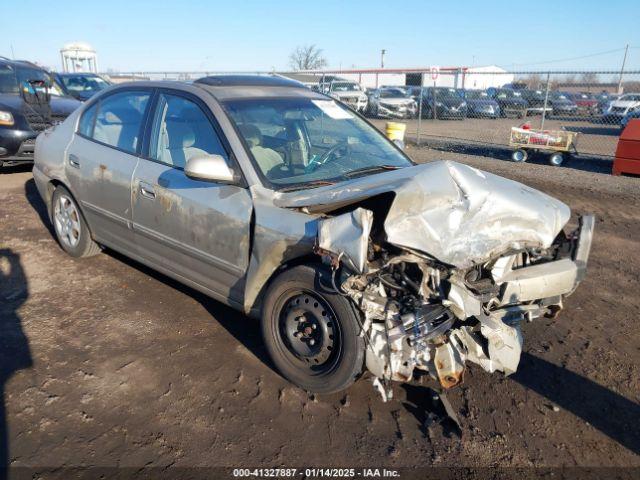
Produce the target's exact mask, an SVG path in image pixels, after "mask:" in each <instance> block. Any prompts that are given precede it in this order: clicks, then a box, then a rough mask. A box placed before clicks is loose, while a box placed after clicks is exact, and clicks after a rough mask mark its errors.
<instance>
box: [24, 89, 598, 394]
mask: <svg viewBox="0 0 640 480" xmlns="http://www.w3.org/2000/svg"><path fill="white" fill-rule="evenodd" d="M133 91H137V92H145V95H147V101H146V103H144V105H142V104H141V103H140V102H138V101H136V102H133V104H134V105H135V106H136V108H138V113H139V117H136V115H133V117H135V118H134V120H135V121H136V122H138V123H137V124H136V125H139V128H138V130H137V132H136V134H135V135H133V137H134V138H133V139H129V141H130V144H129V145H128V146H122V147H118V146H116V147H114V146H113V145H109V144H108V141H109V140H108V136H107V137H105V138H106V139H107V141H105V142H103V141H96V139H95V138H94V135H93V134H94V133H95V132H94V131H95V128H94V130H89V131H88V130H86V128H85V126H86V122H85V123H83V122H84V115H85V112H91V108H92V107H94V106H95V109H96V110H98V112H99V113H98V114H97V115H96V119H97V118H100V115H101V113H100V108H101V105H106V104H107V102H108V100H109V98H110V97H111V98H113V96H115V95H119V94H120V95H122V94H125V95H124V96H125V97H126V94H127V92H133ZM162 95H175V96H177V97H181V98H182V99H183V100H184V99H187V100H188V101H189V102H191V107H193V106H194V105H195V106H196V107H197V108H196V109H193V110H190V112H191V113H187V110H179V111H178V113H177V114H175V115H173V116H171V115H170V114H169V113H167V112H168V111H169V110H167V109H165V107H164V106H162V105H165V106H166V105H167V104H168V103H166V102H165V103H164V104H163V103H162ZM129 107H131V104H129V106H128V107H127V108H129ZM167 108H168V107H167ZM198 109H199V110H198ZM194 111H200V112H201V113H203V114H204V115H205V116H206V118H207V119H208V120H207V122H210V125H209V127H210V128H211V130H210V131H211V132H214V133H210V134H208V135H207V138H209V139H211V137H215V138H216V139H218V141H219V144H217V145H218V146H217V147H216V149H217V150H216V149H214V150H215V151H211V148H208V147H206V146H205V144H204V143H203V142H202V138H199V136H198V133H197V132H196V133H194V132H193V130H194V128H195V130H197V129H198V128H200V127H198V126H195V127H194V125H195V124H194V123H193V122H195V120H193V117H192V116H191V115H193V112H194ZM116 113H117V112H116ZM87 115H89V113H87ZM118 115H119V114H118ZM103 116H104V118H105V120H104V122H106V124H108V125H112V124H116V125H117V128H118V129H120V128H121V127H122V128H124V127H125V126H126V125H125V123H126V122H124V123H123V122H122V121H121V118H120V119H119V120H118V121H115V120H114V119H113V118H111V117H109V115H107V114H106V113H105V114H104V115H103ZM116 116H117V115H116ZM129 117H131V115H130V116H129ZM133 117H131V118H133ZM96 119H94V120H93V122H94V124H95V123H96V122H97V120H96ZM158 119H160V120H158ZM275 119H279V120H275ZM199 121H200V122H201V123H200V124H198V125H200V126H202V121H203V120H202V118H200V120H199ZM118 122H120V123H118ZM163 122H164V123H163ZM172 122H174V123H172ZM189 122H191V123H189ZM185 123H186V124H187V125H185ZM205 123H206V122H205ZM83 125H85V126H83ZM154 125H156V126H157V125H160V127H158V128H156V127H155V126H154ZM209 127H208V128H209ZM108 128H111V127H110V126H109V127H108ZM318 128H321V130H320V131H319V132H318V130H317V129H318ZM83 129H84V130H83ZM117 131H120V130H117ZM178 131H179V132H183V133H181V136H180V145H179V146H178V147H173V146H172V142H173V143H174V140H175V135H174V133H172V132H178ZM83 132H84V133H83ZM184 132H187V133H184ZM172 135H174V138H173V140H172ZM358 135H361V136H360V137H358ZM167 138H168V140H167ZM165 140H166V142H165ZM154 142H156V144H157V143H158V142H160V144H162V145H164V144H163V143H162V142H165V143H166V145H165V147H166V152H165V151H164V150H163V151H162V152H163V153H162V155H160V154H154V152H156V153H157V152H159V151H160V150H158V149H159V148H160V147H158V146H157V145H156V146H154V145H155V144H154ZM165 147H163V148H165ZM176 148H177V152H178V153H179V154H180V155H182V157H184V158H182V160H181V161H176V158H178V157H176V155H177V154H176V152H175V149H176ZM154 149H155V150H154ZM189 152H191V153H193V152H195V154H196V156H200V157H202V156H203V155H204V156H207V155H211V154H214V153H215V154H216V155H217V154H220V155H221V156H222V157H224V159H225V161H226V162H227V164H228V165H229V167H230V168H231V169H232V171H235V172H237V173H238V175H236V177H234V178H235V180H234V181H231V182H228V181H212V180H203V179H199V178H193V177H192V176H189V175H188V174H187V173H188V172H187V170H188V165H189V159H188V158H186V157H187V156H188V155H187V154H190V153H189ZM165 154H166V155H169V157H166V158H170V160H166V158H165V156H164V155H165ZM200 157H198V158H200ZM372 158H375V159H377V160H376V161H373V160H371V159H372ZM180 162H183V163H180ZM184 162H186V163H184ZM265 165H267V166H265ZM323 172H325V173H323ZM34 178H35V180H36V184H37V186H38V190H39V192H40V194H41V195H42V197H43V199H44V200H45V202H46V203H47V207H48V209H49V211H50V212H51V208H52V205H51V201H52V193H53V191H54V190H55V188H56V186H57V185H64V186H66V187H67V188H68V189H69V191H70V192H71V194H72V195H73V196H74V197H75V198H76V200H77V202H78V203H79V205H80V207H81V210H82V211H83V213H84V215H85V217H86V220H87V223H88V225H89V227H90V230H91V234H92V237H93V238H94V240H95V241H97V242H98V243H101V244H103V245H106V246H109V247H111V248H114V249H116V250H119V251H122V252H123V253H125V254H127V255H129V256H131V257H132V258H134V259H136V260H138V261H141V262H142V263H145V264H147V265H149V266H151V267H153V268H155V269H157V270H159V271H161V272H163V273H166V274H167V275H170V276H172V277H174V278H176V279H178V280H179V281H181V282H183V283H185V284H187V285H190V286H192V287H194V288H196V289H198V290H200V291H202V292H204V293H206V294H207V295H210V296H212V297H213V298H216V299H218V300H220V301H222V302H224V303H227V304H229V305H231V306H233V307H235V308H238V309H241V310H243V311H244V312H245V313H247V314H251V315H256V316H257V315H260V314H264V312H262V311H261V309H262V306H263V305H264V304H265V299H264V296H265V295H266V293H265V292H266V291H267V290H268V287H269V285H271V284H273V283H274V282H275V281H277V279H278V277H279V275H281V274H282V272H286V271H288V270H289V269H291V268H293V267H294V266H295V265H300V264H305V265H310V266H312V268H314V269H316V271H320V270H322V271H323V272H329V276H330V278H331V279H332V288H333V289H334V290H335V292H337V293H339V294H340V295H341V296H343V297H345V298H347V299H348V301H349V302H350V304H351V305H352V308H353V310H354V312H356V313H357V317H358V324H359V335H360V336H361V337H364V338H366V340H367V341H366V342H365V343H364V344H366V345H367V347H366V356H365V357H364V358H365V365H366V368H367V369H368V370H369V371H370V372H371V373H372V374H373V377H374V384H375V386H376V388H378V389H379V390H380V392H381V393H382V394H383V397H384V398H388V397H389V396H390V395H391V393H392V390H391V387H390V381H392V380H394V381H396V380H397V381H408V380H410V379H411V378H412V375H413V373H414V370H415V369H422V370H425V371H427V372H429V374H431V376H432V377H433V378H434V379H436V380H437V381H439V382H440V384H441V385H442V386H443V387H445V388H450V387H453V386H455V385H458V384H459V383H460V382H461V381H462V377H463V373H464V369H465V363H466V362H467V361H470V362H474V363H477V364H479V365H480V366H482V368H484V369H486V370H487V371H490V372H493V371H502V372H504V373H505V374H510V373H513V372H514V371H515V370H516V369H517V366H518V362H519V358H520V352H521V350H522V344H523V334H522V329H521V324H522V322H523V321H530V320H533V319H535V318H537V317H540V316H543V315H545V316H550V317H553V316H555V315H556V314H557V313H558V312H559V311H560V310H561V308H562V301H563V298H564V297H566V296H567V295H569V294H571V293H572V292H573V290H574V289H575V288H576V287H577V285H578V283H579V282H580V281H581V280H582V279H583V278H584V274H585V269H586V264H587V260H588V256H589V250H590V245H591V238H592V235H593V223H594V222H593V217H591V216H589V215H585V216H583V217H581V218H580V220H579V227H578V229H576V230H575V231H573V232H565V231H564V230H563V229H564V228H565V227H566V224H567V222H568V221H569V218H570V211H569V208H568V207H567V206H566V205H564V204H563V203H562V202H560V201H558V200H555V199H553V198H551V197H549V196H547V195H545V194H543V193H541V192H538V191H536V190H533V189H531V188H529V187H527V186H525V185H522V184H519V183H517V182H513V181H510V180H506V179H503V178H501V177H498V176H495V175H492V174H489V173H486V172H482V171H480V170H477V169H474V168H471V167H468V166H466V165H462V164H458V163H456V162H433V163H430V164H426V165H414V164H412V163H411V162H410V160H409V159H408V158H407V157H406V156H404V154H403V153H402V152H401V151H399V150H398V149H397V147H396V146H395V145H393V144H391V143H389V142H388V141H387V140H386V139H385V138H383V137H382V135H381V134H379V133H377V132H376V131H375V130H374V129H373V127H370V126H368V125H367V124H366V122H365V121H364V120H363V119H361V118H360V117H359V116H358V115H357V114H356V113H355V112H352V111H351V110H349V109H347V108H345V107H342V106H340V105H339V104H338V103H335V102H334V101H333V100H331V99H330V98H329V97H327V96H326V95H323V94H320V93H316V92H312V91H310V90H308V89H305V88H302V87H301V86H299V85H297V84H295V82H291V81H288V80H283V79H278V78H273V77H242V76H241V77H233V76H228V77H209V78H207V79H205V80H203V81H201V82H196V83H194V84H184V83H171V82H138V83H136V84H130V85H119V86H114V87H110V88H108V89H106V90H105V91H103V92H101V93H99V94H98V95H97V96H96V97H94V98H92V99H91V100H90V101H89V102H87V104H85V105H84V106H83V107H82V108H81V109H80V110H79V111H78V112H76V113H74V114H73V115H71V116H70V117H69V118H68V119H67V120H66V121H65V122H64V123H63V124H62V125H60V126H58V127H57V128H56V129H54V130H50V131H47V132H45V134H43V135H41V136H40V137H39V138H38V141H37V143H36V162H35V166H34ZM323 313H324V312H323ZM298 320H299V319H298ZM361 367H362V366H360V368H361Z"/></svg>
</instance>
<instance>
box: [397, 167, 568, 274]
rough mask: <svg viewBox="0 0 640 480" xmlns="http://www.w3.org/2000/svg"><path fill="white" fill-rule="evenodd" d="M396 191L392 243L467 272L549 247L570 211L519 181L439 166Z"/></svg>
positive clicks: (427, 170) (409, 181) (562, 204)
mask: <svg viewBox="0 0 640 480" xmlns="http://www.w3.org/2000/svg"><path fill="white" fill-rule="evenodd" d="M430 167H431V168H429V169H425V171H423V172H421V173H419V174H418V175H416V176H415V177H413V178H411V179H410V180H408V181H407V182H406V183H405V184H404V185H402V187H400V188H398V189H396V197H395V199H394V201H393V203H392V205H391V208H390V210H389V214H388V215H387V218H386V220H385V223H384V229H385V232H386V234H387V241H388V242H389V243H392V244H394V245H397V246H400V247H405V248H411V249H414V250H419V251H422V252H424V253H427V254H429V255H431V256H432V257H434V258H437V259H438V260H440V261H442V262H444V263H447V264H450V265H453V266H455V267H458V268H468V267H470V266H472V265H474V264H477V263H481V262H485V261H487V260H489V259H490V258H492V257H494V256H496V255H499V254H501V253H504V252H505V251H506V250H508V249H521V248H524V247H541V248H546V247H549V246H550V245H551V244H552V242H553V240H554V239H555V238H556V236H557V235H558V233H559V232H560V230H561V229H562V227H564V225H565V224H566V223H567V221H568V220H569V216H570V210H569V207H567V206H566V205H565V204H564V203H562V202H560V201H559V200H556V199H554V198H552V197H550V196H548V195H546V194H544V193H542V192H539V191H537V190H534V189H532V188H529V187H527V186H525V185H522V184H520V183H517V182H514V181H511V180H507V179H505V178H502V177H499V176H497V175H493V174H491V173H487V172H483V171H481V170H477V169H475V168H472V167H469V166H467V165H462V164H459V163H455V162H437V163H432V164H430Z"/></svg>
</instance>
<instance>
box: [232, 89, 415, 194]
mask: <svg viewBox="0 0 640 480" xmlns="http://www.w3.org/2000/svg"><path fill="white" fill-rule="evenodd" d="M223 105H224V108H225V110H226V111H227V113H228V114H229V117H230V118H231V120H232V121H233V123H234V124H235V126H236V127H237V130H238V132H239V133H240V135H241V136H242V137H243V139H244V141H245V144H246V146H247V147H248V148H249V150H250V152H251V154H252V156H253V158H254V161H255V165H256V167H257V169H258V170H259V171H260V172H262V175H263V176H264V177H265V178H266V179H267V180H268V182H269V183H271V184H272V185H273V186H275V187H276V188H281V187H287V186H288V187H290V188H291V187H292V186H297V187H298V188H306V187H310V186H316V185H318V184H322V183H327V182H336V181H341V180H346V179H347V178H351V177H352V176H358V174H359V173H361V174H368V173H375V172H376V171H378V170H379V171H381V170H384V169H390V168H400V167H407V166H410V165H412V163H411V161H410V160H409V159H408V158H407V157H406V156H405V155H404V154H403V153H402V152H401V151H399V150H398V149H397V148H396V147H395V146H393V144H392V143H391V142H390V141H389V140H387V139H386V138H385V137H384V136H383V135H382V134H381V133H380V132H379V131H378V130H376V129H375V128H374V127H372V126H371V125H369V124H368V123H367V122H365V121H364V120H362V119H361V118H359V117H358V116H356V115H355V114H354V113H353V112H351V111H350V110H348V109H347V108H344V107H342V106H341V105H339V104H338V103H336V102H335V101H333V100H324V99H311V98H259V99H256V98H249V99H237V100H228V101H226V102H224V104H223ZM356 171H361V172H359V173H358V172H356Z"/></svg>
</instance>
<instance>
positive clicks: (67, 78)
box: [55, 73, 111, 102]
mask: <svg viewBox="0 0 640 480" xmlns="http://www.w3.org/2000/svg"><path fill="white" fill-rule="evenodd" d="M55 78H56V80H57V81H58V84H59V85H60V86H61V87H62V89H63V91H64V93H65V94H66V95H69V96H71V97H73V98H76V99H78V100H80V101H82V102H84V101H86V100H89V99H90V98H91V97H92V96H93V95H95V94H96V93H98V92H99V91H101V90H104V89H105V88H107V87H108V86H109V85H111V82H110V81H109V80H106V79H105V78H103V77H101V76H100V75H97V74H95V73H56V74H55Z"/></svg>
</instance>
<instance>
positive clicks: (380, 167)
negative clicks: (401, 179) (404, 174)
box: [344, 165, 402, 178]
mask: <svg viewBox="0 0 640 480" xmlns="http://www.w3.org/2000/svg"><path fill="white" fill-rule="evenodd" d="M399 168H402V167H398V166H397V165H375V166H372V167H363V168H358V169H356V170H352V171H350V172H348V173H345V174H344V176H345V177H347V178H352V177H357V176H360V175H366V174H367V173H374V172H383V171H386V170H397V169H399Z"/></svg>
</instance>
